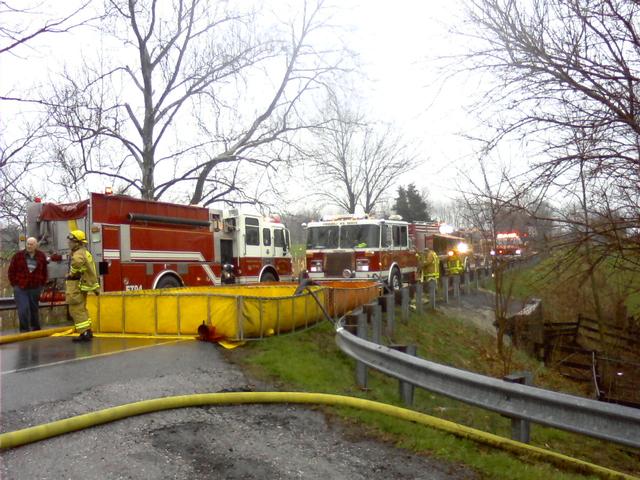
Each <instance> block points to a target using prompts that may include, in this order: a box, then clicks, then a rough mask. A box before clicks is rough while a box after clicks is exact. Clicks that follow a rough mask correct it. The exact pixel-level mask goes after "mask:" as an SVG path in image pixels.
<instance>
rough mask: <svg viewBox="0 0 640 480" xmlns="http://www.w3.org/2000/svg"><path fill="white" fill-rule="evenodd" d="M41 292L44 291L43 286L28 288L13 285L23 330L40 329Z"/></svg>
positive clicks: (21, 329)
mask: <svg viewBox="0 0 640 480" xmlns="http://www.w3.org/2000/svg"><path fill="white" fill-rule="evenodd" d="M40 292H42V287H38V288H26V289H22V288H20V287H13V296H14V298H15V299H16V307H18V318H19V319H20V331H21V332H28V331H29V330H40V311H39V309H38V302H39V299H40Z"/></svg>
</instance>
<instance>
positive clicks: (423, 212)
mask: <svg viewBox="0 0 640 480" xmlns="http://www.w3.org/2000/svg"><path fill="white" fill-rule="evenodd" d="M394 210H395V212H396V213H397V214H398V215H400V216H401V217H402V218H403V219H404V220H406V221H408V222H415V221H422V222H424V221H427V220H429V205H428V204H427V202H426V200H425V199H424V198H423V196H422V195H421V194H420V192H419V191H418V189H417V188H416V186H415V185H414V184H413V183H410V184H409V185H408V186H407V188H406V189H405V188H403V187H398V196H397V198H396V202H395V205H394Z"/></svg>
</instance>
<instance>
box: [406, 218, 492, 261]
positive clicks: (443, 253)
mask: <svg viewBox="0 0 640 480" xmlns="http://www.w3.org/2000/svg"><path fill="white" fill-rule="evenodd" d="M409 235H410V237H411V239H412V240H413V242H414V244H415V246H416V249H417V250H418V251H419V252H422V251H423V250H424V249H425V248H426V247H428V248H429V249H431V250H433V251H434V252H436V254H437V255H438V257H439V258H440V272H441V273H446V272H447V258H448V257H449V256H450V255H453V253H454V252H455V253H456V254H457V255H458V256H459V258H460V261H461V262H462V266H463V268H464V270H465V271H470V270H472V269H475V268H476V267H478V266H480V263H481V260H480V258H479V255H476V254H475V253H474V251H473V245H472V244H471V242H470V241H469V240H470V239H469V238H467V237H468V236H467V235H465V234H463V233H462V232H456V231H455V230H454V229H453V227H452V226H450V225H446V224H444V223H439V222H414V223H411V224H410V225H409Z"/></svg>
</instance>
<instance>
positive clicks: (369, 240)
mask: <svg viewBox="0 0 640 480" xmlns="http://www.w3.org/2000/svg"><path fill="white" fill-rule="evenodd" d="M379 247H380V226H379V225H358V224H354V225H340V226H338V225H326V226H319V227H309V228H308V229H307V248H308V249H314V250H321V249H329V248H349V249H351V248H379Z"/></svg>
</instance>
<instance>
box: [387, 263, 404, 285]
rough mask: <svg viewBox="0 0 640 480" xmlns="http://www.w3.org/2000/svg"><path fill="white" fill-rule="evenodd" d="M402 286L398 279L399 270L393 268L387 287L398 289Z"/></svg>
mask: <svg viewBox="0 0 640 480" xmlns="http://www.w3.org/2000/svg"><path fill="white" fill-rule="evenodd" d="M400 287H402V282H401V281H400V272H399V271H398V269H397V268H394V269H393V270H392V271H391V278H390V279H389V288H391V290H400Z"/></svg>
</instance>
